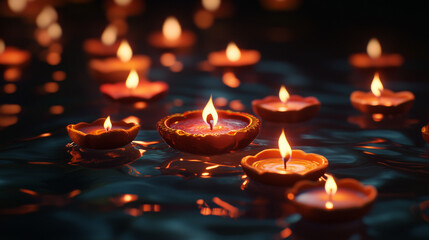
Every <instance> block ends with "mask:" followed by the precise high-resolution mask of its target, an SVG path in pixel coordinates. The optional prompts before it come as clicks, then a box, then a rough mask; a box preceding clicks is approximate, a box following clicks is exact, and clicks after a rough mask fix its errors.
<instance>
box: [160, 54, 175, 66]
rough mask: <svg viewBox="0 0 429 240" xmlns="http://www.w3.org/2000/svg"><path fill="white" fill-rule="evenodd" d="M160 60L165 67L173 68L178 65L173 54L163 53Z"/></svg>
mask: <svg viewBox="0 0 429 240" xmlns="http://www.w3.org/2000/svg"><path fill="white" fill-rule="evenodd" d="M159 60H160V62H161V64H162V65H163V66H164V67H171V66H173V65H174V64H175V63H176V56H175V55H174V54H173V53H163V54H162V55H161V58H160V59H159Z"/></svg>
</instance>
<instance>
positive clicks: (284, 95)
mask: <svg viewBox="0 0 429 240" xmlns="http://www.w3.org/2000/svg"><path fill="white" fill-rule="evenodd" d="M279 98H280V101H282V103H286V102H287V100H288V99H289V93H288V92H287V90H286V88H285V86H283V85H282V87H281V88H280V91H279Z"/></svg>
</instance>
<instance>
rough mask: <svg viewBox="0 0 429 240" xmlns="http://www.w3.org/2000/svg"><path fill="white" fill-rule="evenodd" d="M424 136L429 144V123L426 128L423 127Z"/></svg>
mask: <svg viewBox="0 0 429 240" xmlns="http://www.w3.org/2000/svg"><path fill="white" fill-rule="evenodd" d="M422 136H423V139H424V140H425V141H426V142H427V143H429V123H428V124H427V125H426V126H423V127H422Z"/></svg>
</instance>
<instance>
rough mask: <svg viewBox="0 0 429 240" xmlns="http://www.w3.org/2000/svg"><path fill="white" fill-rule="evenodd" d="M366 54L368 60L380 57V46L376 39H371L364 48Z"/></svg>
mask: <svg viewBox="0 0 429 240" xmlns="http://www.w3.org/2000/svg"><path fill="white" fill-rule="evenodd" d="M366 52H367V53H368V56H369V57H370V58H379V57H380V56H381V45H380V42H379V41H378V39H377V38H371V39H370V40H369V42H368V45H367V46H366Z"/></svg>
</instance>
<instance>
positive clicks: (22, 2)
mask: <svg viewBox="0 0 429 240" xmlns="http://www.w3.org/2000/svg"><path fill="white" fill-rule="evenodd" d="M27 1H28V0H8V1H7V4H8V6H9V8H10V10H12V11H13V12H16V13H18V12H22V11H23V10H24V9H25V7H26V6H27Z"/></svg>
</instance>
